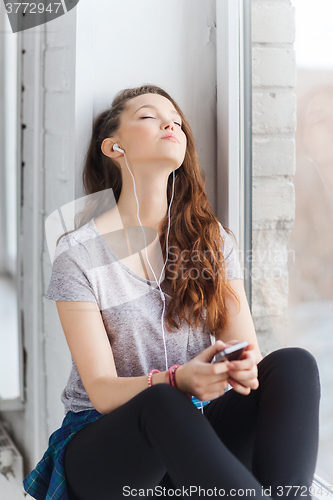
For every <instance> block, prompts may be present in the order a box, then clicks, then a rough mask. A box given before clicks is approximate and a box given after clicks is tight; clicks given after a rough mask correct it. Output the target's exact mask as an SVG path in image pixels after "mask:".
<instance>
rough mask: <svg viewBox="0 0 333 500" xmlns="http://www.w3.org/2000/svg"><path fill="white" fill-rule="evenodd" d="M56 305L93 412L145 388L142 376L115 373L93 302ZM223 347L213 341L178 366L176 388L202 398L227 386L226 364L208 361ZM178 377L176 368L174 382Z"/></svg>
mask: <svg viewBox="0 0 333 500" xmlns="http://www.w3.org/2000/svg"><path fill="white" fill-rule="evenodd" d="M56 304H57V309H58V313H59V317H60V321H61V324H62V328H63V330H64V333H65V337H66V340H67V343H68V347H69V349H70V351H71V353H72V356H73V359H74V362H75V365H76V367H77V369H78V372H79V374H80V377H81V380H82V383H83V385H84V388H85V390H86V391H87V394H88V396H89V398H90V401H91V403H92V405H93V406H94V408H95V409H96V410H97V411H99V412H100V413H102V414H106V413H109V412H111V411H112V410H114V409H116V408H118V407H119V406H121V405H122V404H124V403H126V402H127V401H129V400H130V399H131V398H133V397H134V396H136V395H137V394H139V393H140V392H141V391H143V390H145V389H147V387H148V381H147V376H146V375H143V376H140V377H118V376H117V371H116V367H115V363H114V358H113V353H112V349H111V346H110V342H109V339H108V336H107V332H106V330H105V327H104V324H103V320H102V316H101V313H100V311H99V308H98V305H97V304H96V303H95V302H73V301H57V302H56ZM224 347H225V344H224V343H223V342H217V343H215V344H214V345H211V346H210V347H208V348H207V349H205V350H204V351H203V352H202V353H200V354H199V355H198V356H197V357H196V358H194V359H192V360H191V361H190V362H189V363H186V364H185V365H182V368H183V367H186V370H185V373H186V375H185V385H184V384H180V385H179V389H180V390H183V391H188V392H190V393H191V394H194V395H195V396H196V397H202V399H209V398H213V397H217V396H220V395H221V394H223V393H224V389H225V388H226V387H227V377H228V373H227V369H228V363H216V364H215V365H211V364H210V360H211V359H212V358H213V357H214V355H215V354H217V353H218V352H220V351H221V350H222V349H223V348H224ZM179 370H180V368H179ZM165 375H166V371H164V372H161V373H157V374H155V375H154V376H153V385H155V384H160V383H166V378H165ZM178 379H179V377H178V370H177V376H176V381H177V383H178ZM179 382H180V380H179Z"/></svg>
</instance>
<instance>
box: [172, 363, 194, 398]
mask: <svg viewBox="0 0 333 500" xmlns="http://www.w3.org/2000/svg"><path fill="white" fill-rule="evenodd" d="M179 367H180V365H173V366H171V368H169V383H170V385H172V387H175V388H176V389H178V387H177V382H176V370H177V368H179ZM185 394H186V396H187V397H188V398H190V399H192V396H191V394H190V393H188V392H186V393H185Z"/></svg>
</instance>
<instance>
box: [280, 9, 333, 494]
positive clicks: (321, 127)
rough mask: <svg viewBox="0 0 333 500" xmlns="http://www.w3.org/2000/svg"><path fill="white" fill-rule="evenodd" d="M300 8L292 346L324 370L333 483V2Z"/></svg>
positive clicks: (326, 450) (322, 462)
mask: <svg viewBox="0 0 333 500" xmlns="http://www.w3.org/2000/svg"><path fill="white" fill-rule="evenodd" d="M292 3H293V5H294V7H295V14H296V42H295V51H296V64H297V86H296V88H295V94H296V96H297V131H296V172H295V176H294V178H293V181H294V185H295V197H296V210H295V222H294V225H293V228H292V231H291V235H290V238H289V241H288V250H289V252H288V256H289V259H288V268H289V306H288V320H289V327H288V345H290V346H293V345H297V346H301V347H304V348H306V349H308V350H309V351H310V352H312V354H313V355H314V356H315V358H316V360H317V363H318V366H319V371H320V377H321V394H322V395H321V406H320V441H319V455H318V461H317V469H316V473H317V474H318V475H319V476H321V477H322V478H323V479H325V480H326V481H328V482H329V483H330V484H333V425H332V417H333V398H332V394H333V370H332V366H333V231H332V226H333V140H332V138H333V50H332V47H333V31H332V19H333V2H332V0H317V1H316V2H313V1H312V0H293V1H292Z"/></svg>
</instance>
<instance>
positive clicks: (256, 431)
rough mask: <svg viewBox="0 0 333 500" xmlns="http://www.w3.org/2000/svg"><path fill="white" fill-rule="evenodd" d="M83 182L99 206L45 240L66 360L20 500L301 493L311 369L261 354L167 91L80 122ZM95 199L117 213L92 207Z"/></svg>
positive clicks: (310, 445) (307, 471)
mask: <svg viewBox="0 0 333 500" xmlns="http://www.w3.org/2000/svg"><path fill="white" fill-rule="evenodd" d="M83 183H84V187H85V191H86V193H87V194H92V193H101V200H102V201H101V202H99V201H97V202H96V200H95V202H94V204H93V210H92V209H91V207H90V208H89V206H88V208H87V209H86V210H85V211H84V212H83V214H82V217H81V222H80V224H79V227H78V229H76V230H75V231H74V232H72V233H70V234H67V235H65V236H63V237H62V238H61V239H60V241H59V243H58V245H57V248H56V253H55V258H54V262H53V269H52V277H51V282H50V286H49V289H48V291H47V294H46V297H47V298H49V299H52V300H55V301H56V304H57V309H58V313H59V317H60V320H61V324H62V327H63V330H64V333H65V336H66V339H67V342H68V346H69V349H70V351H71V354H72V358H73V366H72V372H71V374H70V377H69V380H68V383H67V386H66V388H65V389H64V391H63V393H62V401H63V403H64V406H65V414H66V416H65V419H64V421H63V424H62V426H61V428H60V429H58V430H57V431H55V433H53V434H52V435H51V437H50V443H49V444H50V446H49V448H48V450H47V451H46V452H45V455H44V457H43V459H42V460H41V461H40V462H39V463H38V464H37V466H36V468H35V469H34V470H33V471H32V472H31V473H30V474H29V475H28V476H27V477H26V478H25V481H24V486H25V489H26V491H28V492H29V493H30V495H32V496H33V497H34V498H37V499H44V498H47V499H48V498H52V499H62V500H64V499H67V498H68V499H69V500H110V499H115V500H118V499H123V498H125V497H129V498H133V497H136V496H141V497H146V496H148V497H152V498H158V497H163V496H164V497H170V496H178V497H180V498H187V497H189V496H191V497H192V498H199V497H202V496H213V497H216V498H219V497H221V496H233V497H235V498H239V497H243V496H249V495H251V496H256V497H259V498H269V497H270V498H274V499H279V498H289V497H290V496H293V497H294V498H301V497H304V496H305V497H309V496H310V491H309V488H310V485H311V482H312V479H313V474H314V471H315V464H316V457H317V447H318V407H319V398H320V385H319V376H318V369H317V365H316V361H315V359H314V357H313V356H312V355H311V354H310V353H309V352H308V351H306V350H304V349H300V348H284V349H279V350H276V351H274V352H272V353H270V354H269V355H267V356H266V357H264V358H263V357H262V355H261V353H260V349H259V346H258V341H257V338H256V333H255V329H254V325H253V321H252V318H251V314H250V310H249V306H248V303H247V299H246V295H245V292H244V286H243V275H242V270H241V268H240V264H239V261H238V258H237V253H236V247H235V245H234V243H233V240H232V238H231V231H229V230H228V229H227V228H224V227H223V226H222V225H221V224H220V222H219V221H218V220H217V219H216V217H215V216H214V214H213V211H212V208H211V206H210V204H209V201H208V199H207V196H206V193H205V188H204V186H205V181H204V174H203V171H202V169H201V167H200V165H199V161H198V157H197V154H196V150H195V145H194V140H193V135H192V132H191V129H190V126H189V123H188V121H187V120H186V118H185V116H184V114H183V113H182V111H181V109H180V108H179V106H178V105H177V103H176V102H175V101H174V100H173V99H172V98H171V97H170V96H169V94H167V93H166V92H165V91H164V90H162V89H161V88H159V87H156V86H153V85H144V86H141V87H138V88H134V89H125V90H124V91H122V92H119V93H118V94H117V96H116V97H115V98H114V100H113V103H112V107H111V108H110V109H108V110H106V111H105V112H103V113H101V114H100V115H99V116H98V117H97V118H96V119H95V122H94V126H93V134H92V139H91V143H90V146H89V150H88V153H87V157H86V163H85V168H84V173H83ZM107 190H108V191H107ZM103 193H104V194H105V193H112V195H113V196H114V199H115V202H116V204H115V205H114V206H112V207H111V208H108V209H105V205H103V203H104V201H105V196H104V198H103ZM110 197H111V194H110ZM110 197H109V198H110ZM103 200H104V201H103ZM103 207H104V208H103ZM93 215H94V216H93ZM162 277H163V280H162ZM214 341H215V342H214ZM240 341H247V342H248V343H249V346H248V347H247V348H246V350H245V351H244V352H243V353H242V355H241V357H240V359H239V360H236V361H228V360H226V361H224V362H220V363H212V362H211V361H212V360H213V358H214V356H215V355H216V354H217V353H219V352H220V351H221V350H222V349H224V348H225V347H226V346H227V345H230V344H234V343H236V342H240ZM228 388H229V390H227V389H228ZM287 487H292V490H290V489H289V490H288V488H287ZM251 492H252V493H251Z"/></svg>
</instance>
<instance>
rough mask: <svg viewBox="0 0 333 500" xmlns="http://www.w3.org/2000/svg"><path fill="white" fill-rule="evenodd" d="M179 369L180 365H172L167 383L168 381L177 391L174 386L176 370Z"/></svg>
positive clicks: (175, 385)
mask: <svg viewBox="0 0 333 500" xmlns="http://www.w3.org/2000/svg"><path fill="white" fill-rule="evenodd" d="M179 367H180V365H172V366H171V368H169V381H170V385H172V387H176V389H177V384H176V370H177V368H179Z"/></svg>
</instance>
